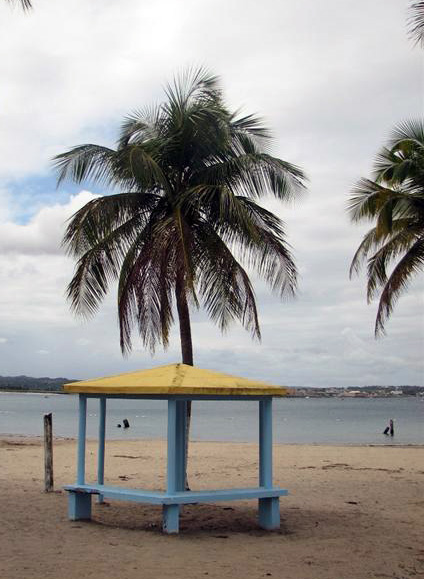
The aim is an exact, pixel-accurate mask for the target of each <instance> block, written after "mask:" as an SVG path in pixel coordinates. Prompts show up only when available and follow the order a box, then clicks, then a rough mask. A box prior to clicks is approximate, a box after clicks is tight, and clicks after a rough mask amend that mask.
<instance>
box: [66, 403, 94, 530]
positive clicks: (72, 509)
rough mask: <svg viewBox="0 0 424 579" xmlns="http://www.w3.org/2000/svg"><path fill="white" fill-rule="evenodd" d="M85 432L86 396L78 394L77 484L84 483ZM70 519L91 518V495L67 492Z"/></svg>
mask: <svg viewBox="0 0 424 579" xmlns="http://www.w3.org/2000/svg"><path fill="white" fill-rule="evenodd" d="M86 432H87V396H85V395H84V394H80V395H79V421H78V462H77V465H78V466H77V485H83V484H85V439H86ZM69 518H70V519H71V521H78V520H80V519H91V495H85V494H81V493H69Z"/></svg>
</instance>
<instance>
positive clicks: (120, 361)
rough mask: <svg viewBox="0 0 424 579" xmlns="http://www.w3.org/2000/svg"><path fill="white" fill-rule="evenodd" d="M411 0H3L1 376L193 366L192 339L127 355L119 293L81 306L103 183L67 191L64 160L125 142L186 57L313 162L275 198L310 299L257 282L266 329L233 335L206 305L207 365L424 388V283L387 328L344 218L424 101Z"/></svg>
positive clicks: (278, 142) (283, 376)
mask: <svg viewBox="0 0 424 579" xmlns="http://www.w3.org/2000/svg"><path fill="white" fill-rule="evenodd" d="M408 4H409V3H408V2H406V1H405V0H320V1H319V2H317V1H314V0H297V1H296V2H292V1H289V0H280V1H279V2H277V1H276V0H262V2H257V1H255V2H254V1H251V0H243V1H242V0H225V1H224V0H184V1H180V0H156V1H155V2H154V3H153V2H147V1H145V0H125V2H116V0H90V1H87V0H66V1H65V0H54V2H52V0H34V10H33V11H31V12H29V13H27V14H23V13H22V11H21V10H19V9H17V8H16V9H11V7H10V6H9V4H8V3H7V2H5V0H1V2H0V54H1V55H2V56H1V58H0V79H1V82H0V374H1V375H18V374H27V375H32V376H67V377H70V378H88V377H91V376H102V375H108V374H112V373H118V372H122V371H130V370H133V369H136V368H146V367H151V366H154V365H158V364H163V363H169V362H177V361H179V360H180V351H179V342H178V335H177V333H176V332H174V333H173V335H172V339H171V345H170V348H169V349H168V351H167V352H163V351H161V350H158V352H157V353H156V355H155V356H154V357H153V358H152V357H151V355H150V354H149V352H146V351H145V350H143V349H142V347H141V346H140V344H139V342H138V341H137V340H135V348H134V352H133V354H132V355H131V356H130V357H129V358H127V359H124V358H122V356H121V353H120V350H119V336H118V326H117V316H116V306H115V304H116V295H115V294H114V293H112V294H111V295H110V296H109V298H108V299H107V300H106V302H105V304H104V306H103V307H102V308H101V310H100V311H99V313H98V315H97V316H96V318H94V319H93V320H91V321H89V322H86V323H82V322H80V321H79V320H76V319H74V318H73V317H72V315H71V314H70V312H69V308H68V305H67V304H66V302H65V298H64V292H65V287H66V285H67V283H68V282H69V280H70V278H71V276H72V271H73V263H72V262H71V261H70V260H69V259H68V258H66V257H65V256H64V255H63V253H62V251H61V249H60V240H61V237H62V234H63V230H64V222H65V220H66V219H67V218H68V217H69V216H70V215H71V214H72V213H73V212H74V211H75V210H76V209H78V208H79V207H81V206H82V205H83V204H84V203H86V202H87V201H88V200H90V199H91V198H92V196H93V195H94V194H101V193H104V191H100V190H96V189H93V188H90V187H89V185H86V186H85V187H84V188H82V187H75V186H72V185H70V184H66V185H64V186H63V187H62V188H61V189H59V190H56V187H55V179H54V175H53V174H52V171H51V166H50V159H51V157H52V156H53V155H56V154H58V153H61V152H63V151H64V150H66V149H68V148H69V147H71V146H74V145H79V144H82V143H85V142H93V143H100V144H105V145H113V143H114V139H115V137H116V135H117V130H118V128H119V125H120V122H121V120H122V117H123V116H124V115H125V114H127V113H129V112H131V111H133V110H134V109H136V108H138V107H141V106H143V105H145V104H149V103H151V102H159V101H160V100H161V99H163V90H162V87H163V85H164V84H165V82H166V81H167V80H170V79H172V76H173V75H174V74H175V73H177V72H178V71H179V70H181V69H183V68H184V67H186V66H188V65H193V64H194V65H199V64H200V65H204V66H206V67H207V68H209V69H210V70H211V71H213V72H214V73H216V74H218V75H219V76H220V77H221V79H222V86H223V88H224V91H225V95H226V99H227V102H228V104H229V105H230V106H231V107H233V108H239V107H242V108H243V112H246V113H250V112H254V113H259V114H260V115H261V116H262V117H263V118H264V119H265V120H266V123H267V124H268V126H269V127H270V128H271V129H272V130H273V132H274V135H275V142H274V145H273V153H274V154H275V155H277V156H280V157H281V158H283V159H285V160H288V161H291V162H293V163H296V164H298V165H300V166H301V167H302V168H303V169H304V170H305V171H306V173H307V174H308V177H309V179H310V183H309V190H308V194H307V195H305V196H304V198H303V199H300V200H299V201H298V202H297V203H296V205H295V206H294V207H287V206H283V205H281V204H279V203H277V202H275V201H272V202H269V203H268V204H267V206H269V207H271V208H272V209H273V210H274V211H275V212H276V213H278V214H279V215H280V216H281V217H282V218H283V219H284V221H285V222H286V226H287V230H288V235H289V240H290V243H291V244H292V246H293V251H294V254H295V257H296V261H297V264H298V267H299V270H300V274H301V275H300V287H299V293H298V295H297V298H296V299H294V300H291V301H288V302H283V303H282V302H280V301H279V300H278V299H277V298H275V297H274V296H272V295H271V294H270V293H269V292H268V290H267V288H266V287H265V286H263V285H261V284H256V291H257V298H258V304H259V311H260V320H261V327H262V334H263V339H262V342H261V343H258V342H252V341H251V339H250V335H249V334H248V333H246V332H245V331H244V330H243V329H242V328H240V327H239V326H237V325H234V326H233V327H232V328H231V330H230V331H229V332H228V333H227V334H226V335H225V336H221V335H220V334H219V332H218V331H217V330H216V329H215V328H214V327H213V326H212V324H211V323H210V322H209V321H208V320H207V318H206V317H205V316H204V315H203V314H202V313H201V312H199V313H194V314H193V337H194V348H195V363H196V364H197V365H199V366H201V367H204V368H214V369H217V370H221V371H224V372H229V373H233V374H240V375H244V376H247V377H256V378H262V379H265V380H268V381H270V382H274V383H276V384H287V385H293V386H347V385H365V384H423V383H424V378H423V345H424V320H423V287H424V286H423V282H422V277H423V276H421V279H416V281H415V283H414V284H413V285H412V286H411V289H410V291H409V292H408V294H406V295H404V297H403V298H401V300H400V301H399V303H398V306H397V308H396V310H395V313H394V315H393V317H392V318H391V319H390V320H389V322H388V324H387V336H386V337H384V338H382V339H379V340H375V339H374V335H373V328H374V319H375V313H376V304H375V303H373V304H371V305H367V303H366V297H365V277H364V276H363V275H362V276H361V277H359V278H357V279H355V280H353V281H350V280H349V277H348V269H349V264H350V261H351V259H352V256H353V253H354V251H355V249H356V247H357V246H358V244H359V243H360V240H361V238H362V235H363V233H364V231H365V229H364V228H363V227H358V226H354V225H352V224H351V223H350V222H349V219H348V217H347V215H346V211H345V208H346V202H347V199H348V196H349V192H350V190H351V188H352V185H353V184H354V183H355V181H356V180H357V179H358V178H360V177H366V176H369V174H370V168H371V165H372V160H373V157H374V155H375V153H376V152H377V150H378V149H379V147H380V146H381V145H382V144H383V143H384V141H385V139H386V138H387V135H388V134H389V132H390V130H391V128H392V127H393V126H394V125H395V124H396V123H397V122H399V121H401V120H403V119H405V118H411V117H417V116H421V115H422V113H423V95H424V91H423V66H422V63H423V55H424V52H423V51H422V50H420V49H419V48H417V47H414V46H413V44H412V42H411V41H409V40H408V38H407V34H406V16H407V6H408Z"/></svg>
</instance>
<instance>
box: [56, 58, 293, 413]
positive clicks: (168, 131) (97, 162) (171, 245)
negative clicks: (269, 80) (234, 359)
mask: <svg viewBox="0 0 424 579" xmlns="http://www.w3.org/2000/svg"><path fill="white" fill-rule="evenodd" d="M166 95H167V101H166V102H165V103H163V104H161V105H159V106H153V107H148V108H146V109H143V110H140V111H137V112H135V113H134V114H132V115H131V116H129V117H127V118H126V119H125V122H124V123H123V125H122V128H121V133H120V136H119V140H118V142H117V146H116V149H112V148H108V147H103V146H99V145H91V144H90V145H81V146H79V147H75V148H72V149H70V150H69V151H67V152H65V153H63V154H61V155H58V156H57V157H55V166H56V169H57V171H58V183H61V182H62V181H63V180H64V179H71V180H72V181H74V182H76V183H81V182H82V181H92V182H95V183H97V184H100V185H102V186H109V187H113V188H114V189H115V190H116V189H117V188H118V189H119V190H120V192H119V193H113V194H109V195H105V196H103V197H99V198H97V199H94V200H92V201H90V202H89V203H87V204H86V205H85V206H84V207H83V208H82V209H80V210H79V211H78V212H77V213H76V214H75V215H74V216H73V217H72V219H71V221H70V223H69V225H68V227H67V230H66V234H65V237H64V245H65V247H66V248H67V251H68V252H69V254H70V255H71V256H73V257H74V258H75V259H76V260H77V267H76V272H75V275H74V277H73V279H72V281H71V282H70V284H69V286H68V292H67V295H68V298H69V300H70V302H71V307H72V309H73V311H74V312H75V313H77V314H79V315H82V316H89V315H91V314H94V313H95V312H96V310H97V308H98V306H99V304H100V302H101V301H102V299H103V298H104V296H105V294H106V293H107V291H108V289H109V285H110V283H111V282H113V281H114V280H118V318H119V328H120V345H121V350H122V352H123V354H126V353H128V352H129V351H130V350H131V335H132V331H133V329H134V327H135V328H137V330H138V333H139V335H140V336H141V339H142V342H143V344H144V346H146V347H148V348H150V350H151V351H152V352H153V351H154V350H155V347H156V346H157V344H158V342H162V344H163V346H164V347H166V346H167V344H168V339H169V331H170V328H171V325H172V323H173V321H174V307H173V306H174V301H175V304H176V312H177V317H178V321H179V329H180V339H181V351H182V362H183V363H184V364H189V365H193V346H192V337H191V325H190V306H195V307H198V306H199V305H202V306H203V307H204V308H205V310H206V311H207V313H208V314H209V317H210V318H211V319H212V320H213V321H214V322H215V323H217V324H218V326H219V327H220V329H221V330H222V331H225V330H226V329H227V328H228V326H229V324H230V323H231V322H232V321H233V320H239V321H240V322H241V323H242V324H243V326H244V327H245V328H246V329H247V330H248V331H250V332H251V334H252V336H255V337H257V338H260V327H259V321H258V313H257V309H256V301H255V295H254V291H253V287H252V284H251V281H250V279H249V275H248V272H247V271H246V269H245V267H244V266H247V267H249V268H251V269H254V270H255V271H256V272H257V273H258V274H259V276H260V277H262V278H263V279H264V280H265V281H266V282H268V284H269V285H270V286H271V288H272V289H273V290H274V291H275V292H277V293H278V294H279V295H280V296H283V295H285V294H293V293H294V291H295V288H296V267H295V264H294V262H293V259H292V256H291V253H290V249H289V247H288V245H287V242H286V238H285V233H284V227H283V223H282V222H281V221H280V219H279V218H278V217H276V216H275V215H274V214H272V213H271V212H269V211H267V210H266V209H264V208H263V207H261V205H259V204H258V202H257V201H258V200H259V199H261V198H262V197H264V196H265V195H266V194H267V193H271V194H273V195H274V196H275V197H277V198H278V199H281V200H282V201H284V200H291V199H293V198H294V197H295V196H296V194H297V193H299V192H300V191H301V190H302V189H303V188H304V185H303V180H304V175H303V173H302V171H301V170H300V169H299V168H297V167H295V166H294V165H291V164H290V163H287V162H286V161H282V160H281V159H278V158H276V157H273V156H271V155H270V154H269V153H268V152H267V151H268V150H267V144H268V142H269V138H270V135H269V132H268V130H267V129H265V128H264V127H263V126H262V124H261V121H260V120H259V119H258V118H257V117H255V116H253V115H249V116H239V115H237V114H235V113H233V112H230V111H229V110H228V108H227V107H226V106H225V104H224V101H223V97H222V93H221V90H220V88H219V86H218V80H217V78H216V77H215V76H212V75H210V74H209V73H208V72H206V71H205V70H203V69H198V70H190V71H187V72H186V73H185V74H183V75H181V76H180V77H179V78H178V79H176V80H175V81H174V83H173V84H171V85H168V86H167V88H166ZM188 414H189V415H190V407H189V409H188Z"/></svg>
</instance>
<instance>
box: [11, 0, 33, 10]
mask: <svg viewBox="0 0 424 579" xmlns="http://www.w3.org/2000/svg"><path fill="white" fill-rule="evenodd" d="M6 2H9V4H12V5H15V4H19V5H20V6H21V8H22V9H23V10H24V11H27V10H30V9H31V8H32V2H31V0H6Z"/></svg>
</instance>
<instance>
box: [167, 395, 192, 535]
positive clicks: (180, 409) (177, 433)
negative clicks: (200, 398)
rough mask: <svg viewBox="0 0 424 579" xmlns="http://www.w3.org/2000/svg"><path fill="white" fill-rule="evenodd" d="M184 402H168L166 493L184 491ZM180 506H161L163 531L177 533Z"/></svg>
mask: <svg viewBox="0 0 424 579" xmlns="http://www.w3.org/2000/svg"><path fill="white" fill-rule="evenodd" d="M186 405H187V403H186V401H181V400H172V399H171V400H168V464H167V493H168V494H171V495H172V494H174V493H176V492H180V491H184V484H185V471H186V464H185V463H186V460H185V437H186ZM179 514H180V506H179V505H177V504H174V505H163V530H164V532H165V533H178V528H179Z"/></svg>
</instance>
